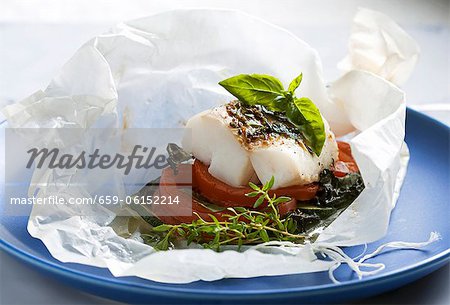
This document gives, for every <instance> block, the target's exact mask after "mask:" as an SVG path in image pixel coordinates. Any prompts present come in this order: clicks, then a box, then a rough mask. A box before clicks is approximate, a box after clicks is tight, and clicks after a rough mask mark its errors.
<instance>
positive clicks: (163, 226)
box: [152, 225, 172, 232]
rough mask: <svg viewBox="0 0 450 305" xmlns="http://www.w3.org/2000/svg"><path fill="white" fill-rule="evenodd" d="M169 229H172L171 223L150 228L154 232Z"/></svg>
mask: <svg viewBox="0 0 450 305" xmlns="http://www.w3.org/2000/svg"><path fill="white" fill-rule="evenodd" d="M170 229H172V226H171V225H159V226H157V227H154V228H153V229H152V230H153V231H155V232H165V231H169V230H170Z"/></svg>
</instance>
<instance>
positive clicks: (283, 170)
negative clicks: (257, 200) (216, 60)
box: [182, 102, 338, 188]
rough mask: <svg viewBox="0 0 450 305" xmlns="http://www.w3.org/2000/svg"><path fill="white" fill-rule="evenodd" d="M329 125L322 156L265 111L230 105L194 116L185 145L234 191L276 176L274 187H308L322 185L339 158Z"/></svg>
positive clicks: (283, 122)
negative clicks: (321, 179) (325, 171)
mask: <svg viewBox="0 0 450 305" xmlns="http://www.w3.org/2000/svg"><path fill="white" fill-rule="evenodd" d="M325 124H326V126H325V127H326V142H325V145H324V147H323V149H322V153H321V154H320V156H319V157H317V156H316V155H315V154H314V153H312V151H311V150H310V149H309V148H308V147H307V145H305V143H304V141H303V138H302V136H301V134H300V133H299V132H298V130H297V129H296V128H295V127H294V126H293V125H291V124H290V123H289V122H288V121H287V120H285V119H283V118H282V117H279V116H277V115H276V114H274V113H271V112H267V111H265V110H264V109H263V108H261V107H257V106H254V107H243V106H242V105H240V103H239V102H231V103H228V104H226V105H223V106H219V107H216V108H214V109H212V110H207V111H204V112H202V113H199V114H197V115H195V116H193V117H192V118H191V119H190V120H189V121H188V123H187V125H186V127H187V128H188V129H190V131H191V132H190V133H189V132H187V133H186V136H185V138H184V139H183V143H182V145H183V148H184V149H185V150H186V151H188V152H190V153H192V154H193V155H194V157H196V158H197V159H199V160H200V161H202V162H203V163H205V164H207V165H209V172H210V173H211V175H213V176H214V177H216V178H218V179H220V180H222V181H224V182H225V183H227V184H229V185H232V186H246V185H248V182H249V181H253V182H257V181H263V182H266V181H268V180H270V178H271V177H272V176H274V177H275V184H274V186H273V188H279V187H285V186H291V185H304V184H308V183H311V182H315V181H318V180H319V174H320V172H321V171H323V169H325V168H329V167H330V166H331V165H332V164H333V162H334V160H335V159H336V158H337V154H338V148H337V144H336V140H335V137H334V134H333V133H332V132H331V130H330V128H329V126H328V123H327V122H326V121H325Z"/></svg>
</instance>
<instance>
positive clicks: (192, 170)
mask: <svg viewBox="0 0 450 305" xmlns="http://www.w3.org/2000/svg"><path fill="white" fill-rule="evenodd" d="M337 144H338V148H339V160H337V161H336V162H335V164H334V166H333V172H334V175H335V176H336V177H343V176H345V175H347V174H348V173H352V172H358V171H359V169H358V166H357V165H356V162H355V160H354V159H353V157H352V154H351V148H350V145H349V144H348V143H345V142H338V143H337ZM191 175H192V189H193V190H195V191H196V192H198V193H200V194H201V195H202V196H203V197H204V198H205V199H206V200H207V201H209V202H211V203H213V204H215V205H218V206H221V207H223V208H224V211H211V210H210V209H208V208H206V207H205V206H204V205H203V204H202V203H201V202H199V201H198V200H197V199H195V198H193V197H192V195H191V194H190V193H189V192H187V191H186V189H183V188H185V187H186V186H187V185H190V184H189V183H186V181H189V180H190V177H191ZM318 188H319V186H318V184H317V183H311V184H307V185H303V186H290V187H283V188H279V189H276V190H273V191H270V192H269V193H270V195H271V196H272V195H273V194H274V193H276V194H277V195H278V196H287V197H291V198H292V200H290V201H288V202H285V203H282V204H280V205H279V206H278V207H279V211H280V215H282V216H284V215H286V214H287V213H289V212H291V211H293V210H295V209H296V207H297V200H299V201H305V200H310V199H312V198H314V196H315V195H316V192H317V190H318ZM252 191H253V190H252V189H251V188H250V187H248V186H246V187H232V186H230V185H228V184H226V183H224V182H222V181H220V180H219V179H217V178H215V177H213V176H212V175H211V174H210V173H209V172H208V167H207V166H206V165H205V164H203V163H202V162H200V161H199V160H195V161H194V164H193V165H191V164H181V165H179V166H178V173H177V174H176V175H175V174H174V172H173V170H172V169H170V168H166V169H164V170H163V173H162V176H161V180H160V186H159V190H158V192H157V193H155V195H162V196H172V198H175V197H176V196H178V199H179V204H178V205H154V206H153V207H152V211H153V212H154V213H155V215H157V216H158V218H160V220H161V221H163V222H164V223H167V224H180V223H191V222H192V221H193V220H195V219H198V216H197V215H196V214H198V215H199V216H200V217H201V218H203V219H204V220H207V221H212V218H211V217H210V215H214V217H216V218H217V219H218V220H219V221H224V220H226V219H227V217H226V215H229V214H230V211H227V210H226V208H227V207H245V208H250V209H252V208H253V205H254V203H255V198H254V197H247V196H245V194H247V193H250V192H252ZM266 208H267V204H266V203H263V204H262V205H261V206H260V207H259V208H258V210H264V209H266ZM175 209H176V210H175ZM173 215H184V216H173Z"/></svg>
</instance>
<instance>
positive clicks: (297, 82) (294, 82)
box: [288, 73, 303, 94]
mask: <svg viewBox="0 0 450 305" xmlns="http://www.w3.org/2000/svg"><path fill="white" fill-rule="evenodd" d="M302 79H303V73H300V75H299V76H297V77H296V78H294V79H293V80H292V82H291V83H290V84H289V89H288V90H289V92H290V93H292V94H294V92H295V90H296V89H297V88H298V86H300V83H301V82H302Z"/></svg>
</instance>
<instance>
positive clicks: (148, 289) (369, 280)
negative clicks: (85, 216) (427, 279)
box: [0, 107, 450, 299]
mask: <svg viewBox="0 0 450 305" xmlns="http://www.w3.org/2000/svg"><path fill="white" fill-rule="evenodd" d="M407 112H410V113H412V114H414V115H417V116H419V117H421V118H422V119H424V120H427V121H428V122H431V123H433V124H436V125H438V127H440V128H444V129H446V130H447V132H449V133H450V126H447V125H446V124H444V123H442V122H441V121H438V120H437V119H434V118H432V117H430V116H428V115H426V114H424V113H421V112H419V111H417V110H414V109H411V108H409V107H407ZM32 238H33V237H32ZM0 250H3V251H5V252H6V253H8V254H9V255H11V256H13V257H15V258H17V259H19V260H20V261H22V262H25V263H27V264H29V265H31V266H32V267H35V268H37V269H40V270H43V271H46V272H49V273H50V274H57V275H59V276H62V277H65V278H70V279H72V280H74V281H77V282H83V283H89V284H93V285H95V286H100V287H107V288H112V289H115V290H117V291H124V290H125V291H128V292H130V290H133V291H135V292H138V293H140V294H143V295H159V296H171V297H177V298H180V297H183V298H188V299H197V298H198V297H202V298H208V299H210V298H217V297H225V298H228V299H231V298H233V297H235V298H240V299H242V298H243V297H244V298H246V299H254V298H257V297H259V296H264V297H265V298H266V299H267V298H278V297H280V296H283V297H289V296H298V295H301V296H302V297H306V296H309V295H311V296H312V295H315V294H317V293H320V294H321V295H327V294H332V293H339V292H344V291H348V290H357V289H358V288H361V286H364V287H365V288H367V287H368V286H377V285H382V284H383V283H388V282H391V281H393V280H395V279H402V278H407V277H408V276H412V275H414V274H420V273H421V272H423V271H426V270H431V269H433V268H434V267H438V266H441V265H444V264H445V263H446V262H450V248H447V249H446V250H443V251H441V252H439V253H437V254H435V255H433V256H431V257H428V258H426V259H424V260H422V261H419V262H417V263H415V264H413V265H409V266H405V267H403V268H400V269H397V270H393V271H390V272H387V273H382V274H379V275H374V276H371V277H366V278H363V279H361V280H359V279H353V280H350V281H346V282H342V283H339V284H334V283H328V284H324V285H318V286H306V287H290V288H282V289H280V288H276V289H264V290H254V289H251V290H241V291H233V290H224V291H214V292H211V290H205V289H201V288H186V287H185V286H184V284H173V285H176V287H173V286H163V285H159V286H158V284H160V283H159V282H156V281H149V282H150V283H151V285H146V284H142V283H126V282H125V283H124V282H118V281H119V280H117V279H118V278H120V277H117V279H116V278H106V279H105V278H104V277H100V276H97V275H94V274H92V273H88V272H83V271H78V270H73V269H70V268H68V267H65V266H63V265H60V264H57V263H55V262H51V261H48V260H45V259H42V258H40V257H37V256H35V255H33V254H30V253H28V252H26V251H24V250H21V249H19V248H17V247H15V246H14V245H12V244H10V243H8V242H6V241H4V240H3V239H0ZM49 255H50V256H51V254H50V253H49ZM80 265H82V264H80ZM91 267H92V266H91ZM102 269H104V268H102ZM214 282H216V281H214Z"/></svg>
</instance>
